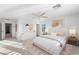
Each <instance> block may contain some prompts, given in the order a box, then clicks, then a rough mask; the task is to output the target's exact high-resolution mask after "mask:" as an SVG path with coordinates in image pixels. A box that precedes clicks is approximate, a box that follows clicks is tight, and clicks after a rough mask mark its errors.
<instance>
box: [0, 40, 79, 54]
mask: <svg viewBox="0 0 79 59" xmlns="http://www.w3.org/2000/svg"><path fill="white" fill-rule="evenodd" d="M0 55H50V54H49V53H47V52H46V51H44V50H42V49H40V48H38V47H37V46H34V45H32V42H31V41H27V42H26V41H24V42H22V41H17V40H3V41H0ZM60 55H79V47H77V46H73V45H69V44H67V45H66V48H65V49H64V50H63V51H62V52H61V54H60Z"/></svg>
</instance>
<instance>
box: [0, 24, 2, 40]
mask: <svg viewBox="0 0 79 59" xmlns="http://www.w3.org/2000/svg"><path fill="white" fill-rule="evenodd" d="M0 40H2V23H0Z"/></svg>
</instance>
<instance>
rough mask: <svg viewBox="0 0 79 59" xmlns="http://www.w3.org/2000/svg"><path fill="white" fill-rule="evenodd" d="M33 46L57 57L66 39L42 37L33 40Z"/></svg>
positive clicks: (49, 36)
mask: <svg viewBox="0 0 79 59" xmlns="http://www.w3.org/2000/svg"><path fill="white" fill-rule="evenodd" d="M33 44H34V45H36V46H38V47H40V48H41V49H43V50H45V51H47V52H48V53H50V54H53V55H59V54H60V53H61V51H62V50H63V48H64V47H65V44H66V37H61V36H51V35H44V36H39V37H36V38H34V39H33Z"/></svg>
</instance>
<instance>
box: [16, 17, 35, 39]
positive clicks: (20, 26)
mask: <svg viewBox="0 0 79 59" xmlns="http://www.w3.org/2000/svg"><path fill="white" fill-rule="evenodd" d="M34 23H35V22H33V20H32V19H31V20H30V19H29V18H28V17H20V18H19V20H18V22H17V39H18V40H26V39H31V38H33V37H34V36H35V32H34V31H35V24H34ZM26 24H33V30H32V31H31V32H29V31H27V27H26V26H25V25H26Z"/></svg>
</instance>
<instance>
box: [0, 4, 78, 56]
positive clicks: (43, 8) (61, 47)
mask: <svg viewBox="0 0 79 59" xmlns="http://www.w3.org/2000/svg"><path fill="white" fill-rule="evenodd" d="M2 6H4V8H1V14H0V16H1V19H0V20H4V21H3V22H5V23H7V22H10V21H11V22H14V23H13V24H14V26H13V31H12V35H13V37H15V36H16V37H15V38H13V37H12V38H10V39H9V38H8V40H7V39H6V38H5V39H3V37H4V35H3V34H2V40H1V41H0V43H1V44H5V45H10V44H11V45H12V46H16V47H18V48H22V49H28V51H29V53H24V51H25V50H24V51H23V50H19V51H17V52H20V51H21V52H20V53H22V54H23V53H24V54H25V55H28V54H33V55H40V54H47V55H51V54H52V55H61V54H65V55H66V54H68V55H70V54H79V52H77V51H79V50H78V49H79V31H78V30H79V24H78V23H79V20H78V19H79V11H78V10H79V4H17V5H16V4H15V5H13V4H11V5H9V4H8V5H5V4H3V5H1V7H2ZM5 9H6V10H5ZM6 19H8V20H7V21H5V20H6ZM15 24H17V27H16V26H15ZM3 29H4V27H3ZM15 30H16V31H15ZM3 32H4V31H3ZM3 32H2V33H3ZM11 45H10V46H11ZM20 45H22V46H23V47H22V46H20ZM4 48H5V49H7V48H9V46H4ZM32 48H33V49H34V50H32ZM74 48H75V50H74ZM76 48H77V49H76ZM69 49H70V50H71V51H70V50H69ZM16 50H18V49H16ZM16 50H14V52H15V51H16ZM42 50H44V51H42ZM5 51H6V50H5ZM8 51H9V49H8ZM22 51H23V52H22ZM62 51H63V52H62ZM69 51H70V52H69ZM0 52H1V51H0ZM26 52H27V51H26ZM61 52H62V53H61ZM1 53H2V52H1ZM7 53H8V52H7ZM3 54H5V53H3ZM10 54H17V53H13V52H12V53H10Z"/></svg>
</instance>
